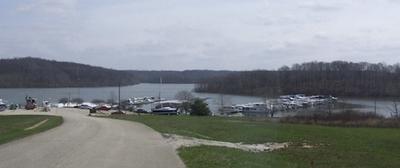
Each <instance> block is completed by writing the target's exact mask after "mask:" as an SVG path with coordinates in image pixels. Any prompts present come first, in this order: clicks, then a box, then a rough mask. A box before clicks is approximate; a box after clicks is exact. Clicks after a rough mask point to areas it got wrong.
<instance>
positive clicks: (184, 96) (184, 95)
mask: <svg viewBox="0 0 400 168" xmlns="http://www.w3.org/2000/svg"><path fill="white" fill-rule="evenodd" d="M175 98H176V99H178V100H183V101H187V102H191V101H192V100H193V99H194V96H193V94H192V93H191V92H189V91H186V90H184V91H180V92H178V93H177V94H176V95H175Z"/></svg>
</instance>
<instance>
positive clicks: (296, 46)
mask: <svg viewBox="0 0 400 168" xmlns="http://www.w3.org/2000/svg"><path fill="white" fill-rule="evenodd" d="M399 9H400V6H399V3H398V1H395V0H365V1H358V0H331V1H326V0H302V1H300V0H298V1H293V0H281V1H276V0H254V1H242V0H229V1H227V0H168V1H163V0H135V1H131V0H115V1H108V0H86V1H79V0H22V1H18V2H4V1H3V2H0V19H1V20H2V22H1V23H0V29H1V31H0V57H2V58H4V57H22V56H36V57H43V58H49V59H57V60H65V61H75V62H82V63H88V64H93V65H100V66H105V67H111V68H116V69H207V68H211V69H234V70H240V69H261V68H268V69H273V68H278V67H280V66H282V65H284V64H286V65H288V64H289V65H290V64H293V63H298V62H304V61H313V60H321V61H332V60H337V59H344V60H350V61H372V62H382V61H385V62H388V63H392V62H398V61H400V57H398V55H399V54H400V50H399V49H398V46H400V30H399V29H398V27H400V20H398V19H396V17H397V16H398V15H399V14H400V12H399V11H400V10H399Z"/></svg>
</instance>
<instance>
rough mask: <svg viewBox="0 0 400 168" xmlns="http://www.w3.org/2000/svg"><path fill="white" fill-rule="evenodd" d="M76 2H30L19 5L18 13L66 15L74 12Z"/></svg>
mask: <svg viewBox="0 0 400 168" xmlns="http://www.w3.org/2000/svg"><path fill="white" fill-rule="evenodd" d="M77 3H78V1H77V0H30V1H25V2H22V3H20V4H19V5H18V6H17V8H16V10H17V11H18V12H24V13H28V12H34V13H36V12H44V13H50V14H60V15H66V14H69V13H70V12H71V11H73V10H75V7H76V5H77Z"/></svg>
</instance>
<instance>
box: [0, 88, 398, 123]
mask: <svg viewBox="0 0 400 168" xmlns="http://www.w3.org/2000/svg"><path fill="white" fill-rule="evenodd" d="M194 87H195V85H194V84H163V85H161V86H160V84H147V83H144V84H138V85H132V86H124V87H121V99H127V98H131V97H145V96H147V97H151V96H153V97H158V95H159V93H161V97H163V98H166V99H174V98H175V95H176V93H178V92H179V91H193V89H194ZM160 90H161V92H160ZM193 94H194V95H195V96H196V97H200V98H209V99H207V103H208V104H209V107H210V109H211V110H212V111H213V112H216V111H217V110H218V107H220V106H221V100H223V102H224V103H223V104H225V105H229V104H244V103H249V102H262V101H263V100H264V98H262V97H252V96H238V95H221V94H210V93H193ZM25 96H31V97H35V98H37V99H38V102H42V101H43V100H47V101H50V102H52V103H57V102H58V100H59V99H61V98H68V97H69V98H82V99H83V100H85V101H92V100H94V99H101V100H108V99H114V100H117V99H118V87H96V88H7V89H0V98H2V99H3V100H5V101H6V102H7V103H19V104H24V103H25ZM344 101H345V102H347V103H352V104H359V105H364V106H365V107H364V108H362V109H361V110H362V111H374V100H370V99H344ZM391 107H393V102H392V101H388V100H379V101H377V113H379V114H381V115H384V116H390V111H391V110H390V108H391Z"/></svg>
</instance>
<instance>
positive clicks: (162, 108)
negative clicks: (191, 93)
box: [151, 100, 182, 115]
mask: <svg viewBox="0 0 400 168" xmlns="http://www.w3.org/2000/svg"><path fill="white" fill-rule="evenodd" d="M181 105H182V101H180V100H167V101H161V102H158V103H157V105H156V106H155V107H154V108H152V109H151V112H152V113H153V114H159V115H177V114H178V110H179V107H180V106H181Z"/></svg>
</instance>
